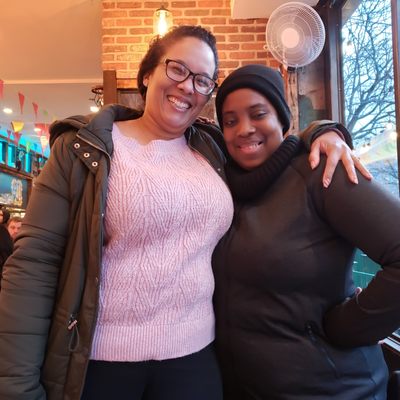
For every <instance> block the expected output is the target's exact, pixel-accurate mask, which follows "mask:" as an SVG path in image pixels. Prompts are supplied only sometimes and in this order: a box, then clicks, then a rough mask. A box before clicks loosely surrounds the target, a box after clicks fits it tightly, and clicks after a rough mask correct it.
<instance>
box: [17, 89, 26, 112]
mask: <svg viewBox="0 0 400 400" xmlns="http://www.w3.org/2000/svg"><path fill="white" fill-rule="evenodd" d="M18 98H19V107H20V109H21V114H23V113H24V102H25V96H24V95H23V94H22V93H21V92H18Z"/></svg>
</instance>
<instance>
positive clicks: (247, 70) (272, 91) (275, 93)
mask: <svg viewBox="0 0 400 400" xmlns="http://www.w3.org/2000/svg"><path fill="white" fill-rule="evenodd" d="M244 88H249V89H253V90H256V91H257V92H259V93H261V94H262V95H263V96H265V97H266V98H267V99H268V100H269V101H270V102H271V104H272V105H273V106H274V107H275V110H276V112H277V113H278V117H279V120H280V122H281V123H282V127H283V133H286V132H287V131H288V130H289V128H290V109H289V106H288V105H287V103H286V100H285V90H284V86H283V79H282V75H281V74H280V72H279V71H278V70H276V69H272V68H269V67H266V66H264V65H261V64H250V65H245V66H244V67H240V68H238V69H236V70H235V71H233V72H232V73H231V74H229V75H228V76H227V77H226V78H225V80H224V81H223V82H222V85H221V86H220V87H219V89H218V92H217V97H216V98H215V107H216V110H217V118H218V122H219V126H220V127H221V128H222V127H223V125H222V105H223V103H224V100H225V98H226V96H228V94H230V93H232V92H233V91H235V90H237V89H244Z"/></svg>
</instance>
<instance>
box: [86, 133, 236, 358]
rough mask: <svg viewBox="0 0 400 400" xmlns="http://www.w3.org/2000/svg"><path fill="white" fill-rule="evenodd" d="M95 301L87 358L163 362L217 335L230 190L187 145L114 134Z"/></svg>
mask: <svg viewBox="0 0 400 400" xmlns="http://www.w3.org/2000/svg"><path fill="white" fill-rule="evenodd" d="M112 135H113V141H114V154H113V159H112V164H111V172H110V179H109V188H108V196H107V209H106V217H105V228H106V244H105V246H104V252H103V263H102V277H101V285H100V302H99V315H98V321H97V326H96V329H95V334H94V342H93V347H92V352H91V358H92V359H95V360H106V361H143V360H164V359H169V358H175V357H181V356H185V355H187V354H191V353H194V352H196V351H199V350H201V349H202V348H204V347H205V346H207V345H208V344H209V343H210V342H211V341H213V339H214V311H213V305H212V295H213V290H214V278H213V274H212V270H211V255H212V252H213V249H214V247H215V245H216V244H217V242H218V241H219V239H220V238H221V237H222V235H223V234H224V233H225V232H226V230H227V229H228V228H229V225H230V223H231V221H232V216H233V204H232V198H231V195H230V193H229V190H228V188H227V186H226V185H225V183H224V182H223V181H222V180H221V179H220V178H219V177H218V175H217V174H216V173H215V171H214V170H213V169H212V167H211V166H210V165H209V164H208V162H207V161H206V160H204V159H203V157H201V156H200V155H198V154H197V153H196V152H194V151H192V150H190V149H189V147H188V146H187V144H186V139H185V138H184V137H181V138H179V139H174V140H155V141H152V142H150V143H149V144H147V145H145V146H143V145H140V144H139V143H138V142H137V141H136V140H134V139H132V138H128V137H125V136H123V135H122V134H121V133H120V132H119V131H118V128H117V126H116V125H114V128H113V132H112Z"/></svg>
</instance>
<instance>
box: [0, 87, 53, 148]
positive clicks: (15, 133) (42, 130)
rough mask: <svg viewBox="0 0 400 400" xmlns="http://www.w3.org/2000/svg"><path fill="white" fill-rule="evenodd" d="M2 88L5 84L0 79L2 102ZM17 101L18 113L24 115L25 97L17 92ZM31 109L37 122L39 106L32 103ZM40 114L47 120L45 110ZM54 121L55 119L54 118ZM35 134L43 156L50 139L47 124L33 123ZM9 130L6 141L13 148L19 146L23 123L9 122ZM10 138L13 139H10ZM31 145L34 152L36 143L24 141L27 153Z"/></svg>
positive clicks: (47, 114) (1, 97) (0, 97)
mask: <svg viewBox="0 0 400 400" xmlns="http://www.w3.org/2000/svg"><path fill="white" fill-rule="evenodd" d="M4 87H5V83H4V81H3V80H2V79H0V100H2V99H3V98H4ZM18 101H19V107H20V112H21V115H23V114H24V105H25V95H24V94H23V93H21V92H18ZM32 108H33V113H34V116H35V120H36V121H37V119H38V113H39V105H38V104H37V103H36V102H34V101H32ZM42 113H43V115H44V116H45V117H47V118H48V116H49V113H48V111H47V110H44V109H43V110H42ZM54 119H55V118H54ZM34 125H35V132H36V134H37V136H38V137H39V140H40V144H41V150H42V155H43V154H44V151H45V150H46V147H47V146H48V144H49V139H50V134H49V125H50V124H48V123H41V122H35V124H34ZM0 128H1V127H0ZM11 128H12V130H10V129H6V131H7V140H8V142H9V143H10V142H13V143H14V144H15V146H18V145H19V142H20V140H21V137H22V135H23V132H22V130H23V128H24V122H22V121H18V120H15V121H11ZM11 136H12V137H13V139H11ZM32 145H33V148H34V149H35V151H36V150H37V145H36V143H31V142H30V141H28V140H27V141H26V151H27V152H28V153H29V151H30V150H31V149H32Z"/></svg>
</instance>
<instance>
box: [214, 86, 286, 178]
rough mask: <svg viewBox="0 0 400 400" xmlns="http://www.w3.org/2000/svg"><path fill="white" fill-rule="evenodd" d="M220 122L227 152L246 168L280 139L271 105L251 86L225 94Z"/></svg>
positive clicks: (258, 162) (264, 157)
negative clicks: (250, 87)
mask: <svg viewBox="0 0 400 400" xmlns="http://www.w3.org/2000/svg"><path fill="white" fill-rule="evenodd" d="M222 125H223V126H222V128H223V132H224V139H225V143H226V146H227V149H228V152H229V154H230V155H231V157H232V158H233V159H234V160H235V161H236V163H237V164H239V165H240V166H241V167H242V168H243V169H246V170H252V169H254V168H257V167H258V166H260V165H261V164H263V163H264V162H265V161H266V160H267V159H268V158H269V157H270V156H271V154H272V153H274V151H275V150H276V149H277V148H278V147H279V145H280V144H281V143H282V141H283V133H282V124H281V122H280V121H279V118H278V114H277V112H276V110H275V108H274V107H273V105H272V104H271V103H270V102H269V101H268V100H267V99H266V98H265V97H264V96H263V95H262V94H260V93H259V92H257V91H255V90H252V89H247V88H246V89H238V90H235V91H233V92H232V93H230V94H228V95H227V96H226V98H225V101H224V104H223V106H222Z"/></svg>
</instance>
